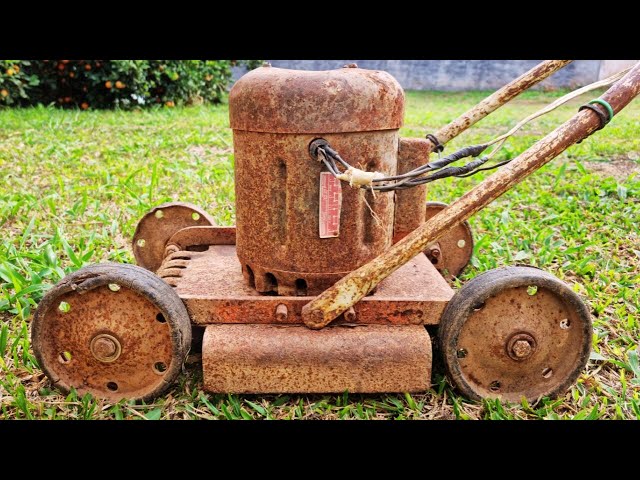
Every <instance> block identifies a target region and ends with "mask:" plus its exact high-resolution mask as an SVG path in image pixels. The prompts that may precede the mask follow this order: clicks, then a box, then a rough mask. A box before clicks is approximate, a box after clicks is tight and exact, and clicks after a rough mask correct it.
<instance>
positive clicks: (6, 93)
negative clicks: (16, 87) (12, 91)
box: [0, 88, 9, 97]
mask: <svg viewBox="0 0 640 480" xmlns="http://www.w3.org/2000/svg"><path fill="white" fill-rule="evenodd" d="M0 95H2V96H3V97H8V96H9V92H7V91H6V90H5V89H4V88H3V89H2V90H0Z"/></svg>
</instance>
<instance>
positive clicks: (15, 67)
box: [13, 65, 20, 73]
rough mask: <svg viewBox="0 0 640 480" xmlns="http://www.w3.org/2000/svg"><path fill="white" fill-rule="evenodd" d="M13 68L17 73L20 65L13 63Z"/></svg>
mask: <svg viewBox="0 0 640 480" xmlns="http://www.w3.org/2000/svg"><path fill="white" fill-rule="evenodd" d="M13 69H14V70H15V71H16V73H18V72H19V71H20V67H19V66H18V65H14V66H13Z"/></svg>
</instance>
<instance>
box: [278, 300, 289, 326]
mask: <svg viewBox="0 0 640 480" xmlns="http://www.w3.org/2000/svg"><path fill="white" fill-rule="evenodd" d="M288 316H289V311H288V310H287V306H286V305H285V304H284V303H281V304H280V305H278V306H277V307H276V320H278V321H279V322H284V321H286V320H287V317H288Z"/></svg>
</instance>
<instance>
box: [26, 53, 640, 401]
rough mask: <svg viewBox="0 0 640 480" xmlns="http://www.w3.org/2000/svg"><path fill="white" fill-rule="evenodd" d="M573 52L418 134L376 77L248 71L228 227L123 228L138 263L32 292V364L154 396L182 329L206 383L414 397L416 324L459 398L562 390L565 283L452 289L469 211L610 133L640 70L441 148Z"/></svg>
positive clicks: (386, 83) (177, 363) (193, 218)
mask: <svg viewBox="0 0 640 480" xmlns="http://www.w3.org/2000/svg"><path fill="white" fill-rule="evenodd" d="M568 63H569V61H564V60H550V61H545V62H542V63H541V64H540V65H538V66H536V67H535V68H533V69H532V70H530V71H529V72H527V73H525V74H523V75H522V76H520V77H519V78H517V79H515V80H514V81H512V82H511V83H510V84H508V85H506V86H505V87H503V88H502V89H500V90H498V91H497V92H495V93H494V94H492V95H491V96H489V97H488V98H486V99H485V100H483V101H482V102H481V103H480V104H478V105H477V106H476V107H474V108H473V109H471V110H470V111H468V112H467V113H465V114H464V115H462V116H461V117H459V118H458V119H456V120H455V121H453V122H452V123H451V124H450V125H448V126H446V127H444V128H442V129H440V130H439V131H437V132H435V134H432V135H427V137H426V138H425V139H404V138H399V134H398V130H399V128H400V127H401V126H402V122H403V115H404V92H403V90H402V88H401V87H400V85H399V84H398V83H397V81H396V80H395V79H394V78H393V77H391V76H390V75H389V74H387V73H385V72H380V71H369V70H363V69H359V68H357V66H356V65H347V66H345V68H342V69H337V70H331V71H313V72H312V71H295V70H284V69H278V68H273V67H271V66H269V65H265V66H263V67H261V68H258V69H256V70H253V71H251V72H249V73H247V74H246V75H245V76H244V77H242V78H241V79H240V80H239V81H238V82H237V83H236V84H235V85H234V87H233V88H232V90H231V92H230V95H229V112H230V126H231V128H232V130H233V141H234V155H235V157H234V158H235V189H236V212H237V214H236V215H237V225H236V226H235V227H218V226H215V225H214V222H213V220H212V218H211V217H210V216H209V215H208V214H207V213H206V212H205V211H203V210H201V209H200V208H198V207H197V206H194V205H190V204H188V203H168V204H164V205H160V206H158V207H156V208H154V209H153V210H152V211H150V212H149V213H148V214H147V215H145V216H144V217H143V218H142V220H141V221H140V222H139V224H138V226H137V229H136V232H135V235H134V239H133V252H134V255H135V258H136V262H137V264H138V265H139V266H134V265H122V264H114V263H105V264H97V265H92V266H88V267H85V268H82V269H80V270H78V271H77V272H75V273H72V274H70V275H68V276H67V277H65V278H64V279H63V280H62V281H61V282H59V283H58V284H57V285H56V286H55V287H53V288H52V289H51V290H50V291H49V292H48V293H47V294H46V295H45V297H44V298H43V300H42V302H41V303H40V305H39V307H38V309H37V312H36V314H35V317H34V321H33V327H32V343H33V348H34V351H35V354H36V357H37V359H38V362H39V364H40V366H41V368H42V369H43V370H44V372H45V373H46V374H47V375H48V377H49V378H50V379H51V382H52V383H53V385H54V386H56V387H57V388H59V389H61V390H63V391H68V390H69V389H70V388H71V387H74V388H75V389H77V390H78V392H81V393H84V392H90V393H92V394H93V395H95V396H97V397H102V398H106V399H108V400H111V401H117V400H120V399H122V398H127V399H143V400H150V399H152V398H153V397H155V396H157V395H159V394H161V393H162V392H163V391H164V390H165V389H166V388H167V387H168V386H170V385H171V384H172V383H173V382H174V380H176V378H177V376H178V375H179V374H180V372H181V371H182V367H183V364H184V362H185V359H186V357H187V353H188V352H189V350H190V348H191V345H192V325H193V326H194V327H197V328H194V332H200V333H201V334H202V332H204V333H203V334H202V335H203V337H202V368H203V377H204V387H205V389H206V390H208V391H211V392H230V393H282V392H300V393H303V392H308V393H312V392H322V393H329V392H344V391H349V392H352V393H353V392H362V393H365V392H418V391H425V390H427V389H428V388H429V387H430V378H431V364H432V345H431V338H430V335H429V333H428V331H427V328H426V327H427V326H438V329H437V332H438V333H437V336H438V341H439V343H438V345H439V348H438V351H439V352H440V353H441V355H442V358H443V362H444V366H445V368H446V371H447V374H448V376H449V378H450V380H451V382H452V383H453V385H454V386H455V387H457V388H458V390H459V391H461V392H462V393H463V394H464V395H466V396H467V397H468V398H470V399H481V398H487V397H489V398H500V399H503V400H507V401H516V402H518V401H520V400H521V399H522V398H523V397H525V398H526V399H527V400H529V401H535V400H536V399H538V398H540V397H542V396H555V395H559V394H562V393H564V392H565V391H566V389H567V388H568V387H569V386H570V385H571V384H572V383H573V382H575V381H576V379H577V378H578V376H579V375H580V373H581V371H582V370H583V368H584V367H585V365H586V363H587V360H588V358H589V352H590V345H591V338H592V327H591V320H590V315H589V310H588V308H587V307H586V306H585V304H584V303H583V302H582V300H581V299H580V298H579V297H578V295H577V294H576V293H574V292H573V290H572V289H571V288H569V287H568V286H567V285H565V284H564V283H563V282H561V281H560V280H558V279H556V278H555V277H554V276H552V275H550V274H549V273H545V272H543V271H541V270H539V269H537V268H534V267H526V266H513V267H504V268H498V269H495V270H492V271H489V272H486V273H483V274H481V275H479V276H477V277H476V278H474V279H473V280H471V281H469V282H467V283H466V284H465V285H464V286H463V287H462V288H461V289H460V290H459V291H457V292H454V291H453V290H452V288H451V287H450V285H449V283H448V280H450V279H451V278H452V277H455V276H456V275H458V274H459V273H460V272H461V271H462V269H463V268H464V267H465V265H466V264H467V263H468V262H469V260H470V258H471V254H472V251H473V236H472V233H471V229H470V226H469V224H468V223H467V222H466V220H467V219H468V218H469V217H471V216H472V215H473V214H474V213H476V212H478V211H479V210H480V209H482V208H483V207H485V206H486V205H488V204H489V203H490V202H491V201H493V200H494V199H496V198H497V197H498V196H500V195H502V194H503V193H504V192H506V191H507V190H508V189H509V188H511V187H512V186H514V185H515V184H517V183H518V182H520V181H521V180H523V179H524V178H525V177H526V176H527V175H529V174H531V173H533V172H534V171H535V170H537V169H538V168H540V167H541V166H543V165H544V164H546V163H547V162H549V161H550V160H552V159H553V158H554V157H556V156H557V155H559V154H560V153H561V152H563V151H564V150H565V149H566V148H568V147H569V146H570V145H572V144H574V143H576V142H579V141H581V140H583V139H584V138H586V137H588V136H589V135H591V134H592V133H593V132H594V131H596V130H598V129H600V128H603V127H604V126H605V125H606V124H607V123H608V122H609V121H610V120H611V118H612V117H613V116H614V115H615V114H616V113H618V112H619V111H620V110H621V109H622V108H624V107H625V106H626V105H627V104H628V103H629V102H630V101H631V100H632V99H633V98H634V97H636V96H637V95H638V93H639V92H640V65H636V66H635V67H633V68H632V69H629V70H628V71H625V72H622V73H620V74H617V75H615V76H613V77H610V78H609V79H606V80H603V81H600V82H596V83H595V84H592V85H589V86H587V87H583V88H582V89H579V90H577V91H576V92H572V93H570V94H568V95H566V96H565V97H563V98H561V99H559V100H557V101H556V102H554V103H553V104H551V105H549V107H546V108H545V109H543V110H542V111H540V112H537V113H536V114H535V115H533V116H531V117H528V118H527V119H525V120H523V121H522V122H520V123H519V124H518V125H516V127H514V129H512V130H511V131H510V132H507V133H506V134H505V135H502V136H500V137H498V138H496V139H494V140H492V141H490V142H487V143H485V144H482V145H472V146H470V147H466V148H463V149H461V150H459V151H457V152H454V153H451V154H449V155H447V156H442V154H441V152H442V150H443V149H444V145H445V144H446V143H448V142H449V141H450V140H451V139H452V138H454V137H455V136H457V135H458V134H459V133H461V132H462V131H464V130H465V129H467V128H468V127H470V126H471V125H473V124H474V123H476V122H477V121H479V120H480V119H482V118H484V117H485V116H487V115H488V114H490V113H491V112H492V111H494V110H496V109H497V108H499V107H500V106H502V105H504V104H505V103H507V102H508V101H509V100H511V99H512V98H514V97H515V96H516V95H518V94H519V93H521V92H522V91H524V90H525V89H527V88H529V87H530V86H532V85H534V84H536V83H538V82H540V81H541V80H543V79H544V78H547V77H548V76H549V75H551V74H552V73H553V72H555V71H557V70H558V69H560V68H562V67H563V66H565V65H566V64H568ZM608 85H612V86H611V87H610V88H609V90H608V91H607V92H606V93H604V94H603V95H602V96H601V97H600V98H598V99H596V100H593V101H591V102H589V103H588V104H586V105H583V107H581V108H580V110H579V111H578V112H577V113H576V114H575V115H574V116H573V117H572V118H571V119H570V120H568V121H567V122H566V123H564V124H563V125H561V126H560V127H558V128H557V129H556V130H554V131H553V132H552V133H550V134H549V135H547V136H546V137H544V138H543V139H541V140H539V141H538V142H537V143H536V144H534V145H533V146H532V147H531V148H529V149H528V150H527V151H525V152H524V153H522V154H521V155H519V156H518V157H516V158H514V159H511V160H509V161H502V162H493V163H489V162H490V159H491V157H492V156H493V155H494V154H495V153H496V151H497V150H498V149H499V148H500V147H501V145H502V144H503V143H504V142H505V141H506V140H507V138H508V137H509V135H511V134H512V133H513V132H514V131H515V130H517V129H518V128H519V127H520V126H522V125H524V123H526V122H527V121H529V120H531V119H533V118H535V117H536V116H539V115H542V114H544V113H545V112H546V111H549V110H550V109H552V108H555V107H556V106H558V105H560V104H562V103H564V102H565V101H567V100H568V99H570V98H574V97H575V96H577V95H578V94H581V93H583V92H585V91H589V90H591V89H593V88H597V87H602V86H608ZM490 146H493V150H492V151H491V152H490V153H488V154H485V153H484V152H486V151H487V150H488V149H489V147H490ZM432 152H438V154H439V157H438V158H437V159H435V160H432V161H429V156H430V154H431V153H432ZM483 154H484V155H483ZM467 157H472V158H473V159H472V160H469V161H467V163H465V164H463V165H461V166H453V165H452V164H453V163H454V162H460V161H461V160H463V159H464V158H467ZM350 161H351V163H349V162H350ZM497 167H500V168H499V169H498V170H497V171H496V172H495V173H494V174H493V175H491V176H489V177H487V178H486V179H485V180H484V181H482V182H481V183H479V184H478V185H477V186H476V187H474V188H473V189H472V190H471V191H469V192H468V193H466V194H465V195H464V196H462V197H461V198H459V199H458V200H456V201H455V202H453V203H452V204H451V205H448V206H447V205H445V204H442V203H438V202H427V203H426V206H425V199H426V189H427V184H428V183H429V182H432V181H435V180H438V179H441V178H446V177H452V176H453V177H462V176H468V175H473V174H474V173H476V172H478V171H481V170H486V169H491V168H497ZM431 331H432V332H433V331H435V330H431ZM194 336H196V335H194Z"/></svg>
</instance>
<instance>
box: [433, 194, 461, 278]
mask: <svg viewBox="0 0 640 480" xmlns="http://www.w3.org/2000/svg"><path fill="white" fill-rule="evenodd" d="M446 207H447V204H446V203H442V202H427V207H426V208H427V211H426V216H425V220H429V219H430V218H431V217H433V216H434V215H435V214H436V213H439V212H440V211H441V210H444V209H445V208H446ZM424 254H425V255H426V256H427V258H428V259H429V260H431V263H433V265H434V266H435V267H436V269H437V270H438V271H439V272H440V275H442V276H443V277H444V278H446V279H447V280H450V279H451V278H453V277H457V276H458V275H460V273H461V272H462V271H463V270H464V269H465V267H466V266H467V265H468V264H469V261H470V260H471V255H472V254H473V233H472V232H471V226H470V225H469V222H463V223H461V224H460V225H458V226H456V227H454V228H453V229H451V230H450V231H449V232H448V233H447V234H446V235H445V236H444V237H442V238H440V240H438V241H437V242H436V243H433V244H431V245H429V246H428V247H427V249H426V250H425V251H424Z"/></svg>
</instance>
